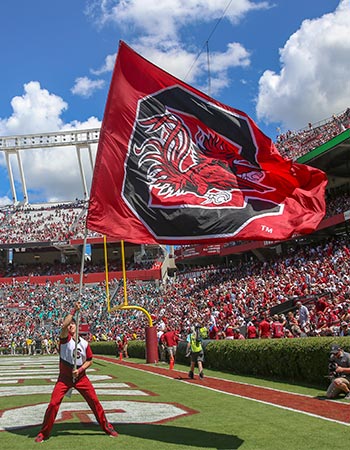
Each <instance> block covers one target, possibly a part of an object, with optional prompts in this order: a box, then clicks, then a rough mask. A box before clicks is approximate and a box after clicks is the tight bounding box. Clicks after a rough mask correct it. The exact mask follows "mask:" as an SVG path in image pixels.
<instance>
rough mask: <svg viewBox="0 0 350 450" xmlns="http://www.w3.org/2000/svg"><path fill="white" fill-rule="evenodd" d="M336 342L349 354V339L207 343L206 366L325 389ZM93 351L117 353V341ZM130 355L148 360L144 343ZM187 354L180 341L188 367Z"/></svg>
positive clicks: (179, 353)
mask: <svg viewBox="0 0 350 450" xmlns="http://www.w3.org/2000/svg"><path fill="white" fill-rule="evenodd" d="M333 343H337V344H338V345H340V346H341V347H342V348H343V349H344V350H345V351H348V352H350V337H343V338H340V337H315V338H312V337H309V338H299V339H252V340H248V339H247V340H244V341H243V340H242V341H240V340H220V341H204V343H203V344H204V349H205V361H204V366H205V367H208V368H210V369H216V370H221V371H223V372H231V373H235V374H241V375H252V376H257V377H262V378H268V379H274V380H280V381H286V382H290V383H303V384H308V385H311V386H315V387H322V388H324V387H326V386H327V385H328V384H329V379H328V378H327V374H328V359H329V350H330V346H331V344H333ZM92 349H93V351H94V353H97V354H105V355H111V354H113V355H116V354H117V353H116V346H115V343H114V342H96V343H93V344H92ZM128 353H129V356H130V357H133V358H141V359H143V358H145V354H146V352H145V342H143V341H130V342H129V345H128ZM185 353H186V342H180V343H179V345H178V350H177V356H176V360H177V361H178V362H180V363H185V364H189V358H186V357H185Z"/></svg>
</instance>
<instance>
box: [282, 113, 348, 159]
mask: <svg viewBox="0 0 350 450" xmlns="http://www.w3.org/2000/svg"><path fill="white" fill-rule="evenodd" d="M348 128H350V108H347V109H346V111H344V112H342V113H341V114H338V115H335V114H333V116H332V117H330V118H329V119H327V120H325V121H324V123H322V124H320V125H319V124H312V123H309V125H308V127H306V128H304V129H302V130H299V131H293V132H292V131H290V130H289V131H287V132H286V133H281V134H279V135H278V136H277V138H276V142H275V144H276V147H277V149H278V151H279V152H280V153H281V155H282V156H284V157H286V158H290V159H293V160H296V159H298V158H300V157H301V156H303V155H305V154H306V153H308V152H309V151H311V150H313V149H314V148H316V147H318V146H320V145H322V144H324V143H325V142H327V141H329V140H330V139H332V138H334V137H335V136H338V134H340V133H342V132H343V131H345V130H347V129H348Z"/></svg>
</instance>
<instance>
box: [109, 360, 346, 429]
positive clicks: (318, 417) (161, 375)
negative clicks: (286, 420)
mask: <svg viewBox="0 0 350 450" xmlns="http://www.w3.org/2000/svg"><path fill="white" fill-rule="evenodd" d="M111 362H112V361H111ZM116 363H117V362H116ZM116 363H114V364H116ZM123 367H127V368H129V369H132V370H139V371H141V372H146V373H149V374H151V375H156V376H159V377H164V378H166V379H171V380H174V381H183V380H179V379H176V378H174V377H173V376H172V375H170V374H169V375H164V374H160V373H155V372H152V371H148V370H147V369H141V368H139V367H131V366H129V365H124V366H123ZM178 372H181V371H178ZM182 373H187V372H182ZM210 378H214V379H216V380H218V381H229V382H231V383H236V382H235V381H230V380H225V379H222V378H217V377H210ZM237 383H240V382H237ZM241 384H245V385H247V386H254V387H258V388H260V389H270V390H271V391H275V392H279V393H282V394H291V392H288V391H282V390H280V389H274V388H264V387H261V386H257V385H253V384H249V383H241ZM187 385H189V386H196V387H199V388H202V389H208V390H210V391H214V392H217V393H220V394H226V395H231V396H233V397H238V398H242V399H244V400H251V401H253V402H257V403H263V404H265V405H268V406H274V407H276V408H280V409H284V410H286V411H292V412H296V413H300V414H305V415H307V416H310V417H315V418H317V419H322V420H327V421H329V422H333V423H338V424H340V425H345V426H347V427H348V426H349V425H350V424H349V423H347V422H342V421H340V420H336V419H331V418H329V417H324V416H320V415H318V414H313V413H309V412H307V411H303V410H300V409H295V408H290V407H288V406H283V405H277V404H276V403H272V402H268V401H266V400H259V399H257V398H252V397H248V396H244V395H240V394H234V393H232V392H226V391H221V390H219V389H215V388H211V387H209V386H203V385H201V384H197V383H187ZM293 394H294V395H297V396H300V397H308V398H313V397H312V396H311V395H310V396H308V395H303V394H298V393H296V392H293ZM332 402H334V400H332ZM337 403H340V404H343V403H342V402H337ZM349 406H350V405H349Z"/></svg>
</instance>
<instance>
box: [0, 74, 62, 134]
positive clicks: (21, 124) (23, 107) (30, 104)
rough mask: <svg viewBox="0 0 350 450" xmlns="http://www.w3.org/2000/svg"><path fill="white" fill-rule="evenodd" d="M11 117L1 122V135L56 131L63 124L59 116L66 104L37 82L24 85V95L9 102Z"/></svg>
mask: <svg viewBox="0 0 350 450" xmlns="http://www.w3.org/2000/svg"><path fill="white" fill-rule="evenodd" d="M11 106H12V109H13V113H12V115H11V116H10V117H9V118H7V119H2V120H1V130H0V131H1V134H2V135H5V134H7V135H16V134H28V133H35V132H49V131H56V130H58V129H60V128H61V126H62V124H63V122H62V119H61V118H60V115H61V114H62V113H63V111H65V110H66V109H67V106H68V105H67V103H66V102H65V101H63V100H62V98H61V97H58V96H57V95H55V94H50V93H49V92H48V91H47V90H46V89H42V88H41V86H40V83H39V82H37V81H30V82H29V83H27V84H25V85H24V94H23V95H22V96H17V97H14V98H13V99H12V101H11Z"/></svg>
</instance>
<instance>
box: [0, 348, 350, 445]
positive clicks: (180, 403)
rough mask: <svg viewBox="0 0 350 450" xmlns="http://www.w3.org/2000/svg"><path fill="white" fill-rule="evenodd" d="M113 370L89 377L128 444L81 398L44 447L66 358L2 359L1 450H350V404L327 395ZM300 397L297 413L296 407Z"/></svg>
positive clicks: (141, 367)
mask: <svg viewBox="0 0 350 450" xmlns="http://www.w3.org/2000/svg"><path fill="white" fill-rule="evenodd" d="M107 359H108V358H107ZM111 361H112V362H108V361H106V360H104V359H100V358H98V357H96V358H95V359H94V364H93V366H92V368H91V370H90V371H89V372H88V374H89V377H90V379H91V381H92V382H93V384H94V386H95V389H96V391H97V394H98V396H99V398H100V400H101V402H102V404H103V406H104V408H105V410H106V414H107V417H108V419H109V420H110V421H111V422H112V423H113V424H114V426H115V428H116V429H117V431H118V432H119V437H117V438H110V437H109V436H107V435H105V434H104V433H103V432H102V431H101V430H100V428H99V426H98V425H97V424H96V423H95V422H94V417H93V416H92V413H91V411H90V410H89V407H88V405H87V404H86V403H85V402H84V399H83V398H82V397H81V396H80V394H79V393H73V395H72V396H71V397H70V398H67V397H65V398H64V400H63V402H62V405H61V408H60V412H59V414H58V416H57V420H56V423H55V425H54V427H53V430H52V433H51V437H50V439H48V440H47V441H44V442H43V443H42V444H38V443H35V442H34V438H35V436H36V434H37V433H38V431H39V429H40V424H41V421H42V419H43V416H44V413H45V409H46V406H47V404H48V401H49V399H50V393H51V391H52V387H53V384H54V381H55V379H56V378H57V371H58V358H57V356H35V357H28V356H27V357H24V356H13V357H10V356H6V357H5V356H3V357H0V392H1V395H0V429H1V430H2V431H1V432H0V448H1V449H2V450H11V449H19V450H22V449H23V450H29V449H32V448H37V447H38V446H44V447H43V448H47V449H57V450H63V449H67V450H68V449H69V450H78V449H79V450H80V449H87V450H95V449H96V450H100V449H101V450H102V449H112V448H113V449H116V448H119V449H132V450H134V449H135V450H138V449H150V450H158V449H159V450H163V449H192V450H195V449H208V450H209V449H221V450H225V449H242V450H244V449H249V450H253V449H254V450H255V449H256V450H265V449H266V450H271V449H272V450H274V449H276V450H277V449H278V450H280V449H281V448H284V449H294V450H301V449H315V450H316V449H321V450H322V449H327V450H328V449H345V448H346V447H347V446H348V444H347V439H346V438H347V436H348V434H349V432H350V429H349V423H350V403H349V404H346V403H345V402H342V401H327V400H324V397H323V396H324V392H323V391H320V390H317V389H312V388H307V387H302V386H294V385H287V384H282V383H277V382H268V381H265V380H258V379H253V378H249V377H238V376H235V375H232V374H223V373H219V372H214V371H209V370H206V371H205V378H204V380H203V381H201V380H199V379H198V377H197V376H196V379H195V380H194V381H191V380H188V379H187V367H185V366H180V365H177V364H176V365H175V368H174V370H169V368H168V366H167V365H161V364H159V365H155V366H151V365H146V364H143V363H144V361H140V360H128V361H123V362H122V363H120V362H119V361H118V360H117V359H115V360H114V358H111ZM158 369H159V370H158ZM150 371H152V372H150ZM153 372H154V373H153ZM220 380H228V381H229V383H228V382H226V384H224V383H220ZM221 385H222V386H226V387H227V386H228V388H222V389H221V387H220V386H221ZM259 386H260V387H261V388H262V389H259ZM259 391H261V392H263V393H264V397H259ZM261 392H260V393H261ZM291 394H292V395H291ZM280 396H281V401H280V400H279V398H280ZM286 398H289V400H288V401H289V403H288V402H287V401H286ZM293 398H295V399H296V400H297V403H296V404H295V406H291V403H290V402H291V401H292V400H293ZM298 402H299V403H298ZM315 405H316V406H315ZM312 406H313V408H312ZM315 408H316V409H315ZM328 410H329V411H330V413H329V414H328V413H327V411H328ZM338 412H339V415H338Z"/></svg>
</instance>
